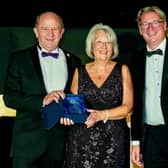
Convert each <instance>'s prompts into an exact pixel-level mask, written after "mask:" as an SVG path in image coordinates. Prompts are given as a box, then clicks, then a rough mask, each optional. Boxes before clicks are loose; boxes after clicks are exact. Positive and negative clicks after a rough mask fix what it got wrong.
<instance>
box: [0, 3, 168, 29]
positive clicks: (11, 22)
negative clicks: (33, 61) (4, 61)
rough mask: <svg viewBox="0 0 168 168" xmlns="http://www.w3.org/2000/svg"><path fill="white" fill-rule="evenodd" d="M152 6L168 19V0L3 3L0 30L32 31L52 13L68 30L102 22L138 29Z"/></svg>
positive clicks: (0, 12)
mask: <svg viewBox="0 0 168 168" xmlns="http://www.w3.org/2000/svg"><path fill="white" fill-rule="evenodd" d="M116 3H117V4H116ZM151 5H157V6H159V7H160V8H162V9H163V10H164V11H165V12H166V14H167V15H168V1H167V0H23V1H21V0H14V1H12V0H10V1H9V0H7V1H5V2H3V4H2V3H1V7H0V8H1V10H0V26H25V27H27V26H28V27H30V26H31V27H32V26H34V22H35V16H36V15H37V14H39V13H41V12H43V11H45V10H52V11H55V12H57V13H58V14H60V15H61V16H62V17H63V20H64V23H65V27H68V28H72V27H91V26H93V24H95V23H98V22H103V23H105V24H109V25H111V26H112V27H113V28H134V27H135V28H136V21H135V20H136V14H137V12H138V10H139V9H140V8H141V7H144V6H151Z"/></svg>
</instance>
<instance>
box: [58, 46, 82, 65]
mask: <svg viewBox="0 0 168 168" xmlns="http://www.w3.org/2000/svg"><path fill="white" fill-rule="evenodd" d="M61 50H62V51H63V52H64V54H65V56H66V58H67V59H70V60H72V61H73V62H75V63H77V64H79V65H80V64H81V59H80V58H79V57H78V56H76V55H75V54H73V53H72V52H70V51H67V50H65V49H63V48H61Z"/></svg>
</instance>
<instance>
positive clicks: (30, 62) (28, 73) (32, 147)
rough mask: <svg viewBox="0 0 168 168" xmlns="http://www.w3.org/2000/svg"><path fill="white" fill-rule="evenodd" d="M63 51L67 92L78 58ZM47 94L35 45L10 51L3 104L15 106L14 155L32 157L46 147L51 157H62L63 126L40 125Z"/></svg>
mask: <svg viewBox="0 0 168 168" xmlns="http://www.w3.org/2000/svg"><path fill="white" fill-rule="evenodd" d="M63 51H64V53H65V55H66V60H67V65H68V70H69V73H68V82H67V85H66V88H65V92H66V93H68V92H69V91H70V84H71V81H72V77H73V73H74V70H75V68H76V67H77V66H78V65H79V64H80V59H79V58H77V57H75V56H73V55H72V54H71V53H68V52H66V51H65V50H63ZM58 80H59V79H58ZM46 94H47V93H46V89H45V86H44V81H43V77H42V71H41V68H40V62H39V58H38V52H37V47H36V45H34V46H33V47H31V48H28V49H25V50H22V51H18V52H15V53H14V54H12V55H11V58H10V62H9V66H8V73H7V79H6V84H5V91H4V102H5V104H6V106H8V107H11V108H14V109H16V118H15V124H14V134H13V144H12V145H13V147H12V149H13V155H15V156H21V157H29V158H34V157H37V156H40V155H41V154H42V153H44V152H45V151H46V149H47V150H48V151H49V154H50V155H51V157H53V158H55V159H60V158H61V156H62V154H63V147H64V134H65V127H64V126H62V125H59V124H57V125H55V127H54V128H52V129H50V130H49V131H48V130H46V129H44V128H43V126H42V118H41V109H42V101H43V98H44V96H45V95H46Z"/></svg>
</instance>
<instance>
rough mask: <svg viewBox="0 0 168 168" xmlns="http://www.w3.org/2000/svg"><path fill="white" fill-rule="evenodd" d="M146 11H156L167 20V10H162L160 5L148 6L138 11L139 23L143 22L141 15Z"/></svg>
mask: <svg viewBox="0 0 168 168" xmlns="http://www.w3.org/2000/svg"><path fill="white" fill-rule="evenodd" d="M146 12H155V13H156V14H158V15H159V16H160V19H161V20H163V21H166V14H165V12H164V11H163V10H161V9H160V8H159V7H158V6H147V7H144V8H141V9H140V10H139V11H138V14H137V22H138V25H139V24H141V16H142V15H143V13H146Z"/></svg>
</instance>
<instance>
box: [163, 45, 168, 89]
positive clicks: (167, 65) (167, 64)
mask: <svg viewBox="0 0 168 168" xmlns="http://www.w3.org/2000/svg"><path fill="white" fill-rule="evenodd" d="M165 51H166V52H165V58H164V59H165V60H164V65H163V76H162V90H163V88H164V87H165V85H166V84H167V81H168V44H167V45H166V50H165Z"/></svg>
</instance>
